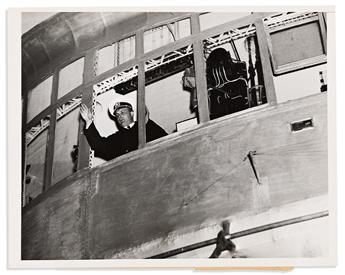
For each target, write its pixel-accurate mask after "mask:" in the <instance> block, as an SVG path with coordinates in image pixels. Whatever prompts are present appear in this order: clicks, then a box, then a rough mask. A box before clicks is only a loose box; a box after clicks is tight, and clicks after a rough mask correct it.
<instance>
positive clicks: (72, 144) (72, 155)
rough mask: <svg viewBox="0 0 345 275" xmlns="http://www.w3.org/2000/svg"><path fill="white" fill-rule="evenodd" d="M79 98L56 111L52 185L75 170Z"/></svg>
mask: <svg viewBox="0 0 345 275" xmlns="http://www.w3.org/2000/svg"><path fill="white" fill-rule="evenodd" d="M80 99H81V98H80V97H77V98H74V99H72V100H70V101H69V102H67V103H65V104H63V105H62V106H60V107H59V108H58V109H57V123H56V129H55V144H54V162H53V179H52V184H55V183H57V182H58V181H60V180H61V179H63V178H65V177H67V176H69V175H71V174H72V173H74V172H76V170H77V156H78V130H79V108H77V107H78V106H79V104H80Z"/></svg>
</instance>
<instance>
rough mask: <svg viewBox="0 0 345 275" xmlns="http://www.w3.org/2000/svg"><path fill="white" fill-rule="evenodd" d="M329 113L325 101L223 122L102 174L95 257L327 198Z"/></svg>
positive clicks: (315, 100)
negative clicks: (302, 126)
mask: <svg viewBox="0 0 345 275" xmlns="http://www.w3.org/2000/svg"><path fill="white" fill-rule="evenodd" d="M326 113H327V111H326V96H324V95H322V96H320V95H318V96H314V97H308V98H305V99H302V100H299V101H292V102H288V103H286V104H282V105H281V106H278V107H272V108H270V109H263V110H260V111H257V112H254V113H248V114H246V115H242V116H237V117H234V118H232V119H229V118H223V119H221V120H218V123H215V124H210V125H209V126H208V127H205V128H201V129H199V131H194V132H193V133H191V134H190V135H185V136H182V137H181V138H180V139H178V140H169V141H166V142H165V143H164V142H162V143H159V144H157V146H156V148H151V150H147V151H145V153H143V154H142V156H141V157H136V158H128V159H127V161H122V162H119V163H118V164H117V166H116V165H115V163H114V164H112V165H110V164H109V165H108V166H106V167H104V169H101V170H100V171H99V172H100V176H99V182H98V185H97V190H98V192H97V194H95V196H94V199H93V201H92V204H91V210H90V211H91V213H92V214H91V215H92V217H93V221H92V225H91V231H92V238H93V242H92V243H93V245H92V246H91V247H90V249H91V251H92V254H93V256H94V257H96V258H103V257H105V258H107V257H110V256H111V255H113V254H115V253H117V252H119V251H120V250H121V249H125V248H129V247H134V246H136V245H140V244H142V243H145V242H148V241H152V240H154V239H157V238H160V237H162V238H164V237H166V236H168V234H169V233H172V232H174V231H176V230H184V231H185V232H186V231H187V232H193V230H195V228H200V227H203V226H205V227H206V226H209V225H212V224H215V223H219V222H220V221H221V220H222V218H224V217H228V216H236V215H241V213H257V212H260V211H264V210H267V209H269V208H271V207H274V206H279V205H283V204H285V203H290V202H294V201H298V200H303V199H306V198H309V197H313V196H318V195H322V194H327V131H326V129H327V125H326ZM306 117H312V118H313V122H314V128H313V129H311V130H304V131H300V132H296V133H291V131H290V124H289V123H290V122H291V121H296V120H299V119H304V118H306ZM272 137H274V138H272ZM159 145H160V146H159ZM249 151H256V152H257V155H255V156H254V161H255V165H256V168H257V170H258V171H259V175H260V177H261V179H260V180H261V181H262V184H264V186H265V187H264V189H265V191H264V193H265V194H264V195H265V196H266V197H267V200H266V201H264V202H263V203H262V202H260V199H259V198H258V197H257V196H260V194H258V191H255V190H256V185H255V184H253V182H255V177H254V174H253V170H252V167H251V166H250V163H249V161H248V159H245V157H246V155H247V154H248V152H249ZM133 171H135V172H133ZM261 195H262V194H261ZM242 215H243V214H242ZM152 217H154V219H152ZM117 236H118V237H117Z"/></svg>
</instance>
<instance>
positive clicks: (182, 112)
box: [145, 45, 197, 134]
mask: <svg viewBox="0 0 345 275" xmlns="http://www.w3.org/2000/svg"><path fill="white" fill-rule="evenodd" d="M193 62H194V61H193V48H192V45H189V46H187V47H184V48H181V49H178V50H176V51H173V52H168V53H166V54H165V55H162V56H159V57H157V58H155V59H153V60H148V61H146V64H145V80H146V88H145V102H146V105H147V108H148V110H149V112H150V118H151V119H152V120H153V121H155V122H156V123H157V124H158V125H160V126H161V127H162V128H163V129H164V130H165V131H166V132H167V133H168V134H170V133H173V132H176V131H177V130H178V129H177V124H180V125H182V124H185V125H187V124H188V126H194V125H195V124H197V120H193V118H197V112H196V111H197V110H196V105H197V97H196V90H195V82H194V83H193V87H192V86H190V85H189V86H188V85H187V83H184V82H183V78H184V75H185V70H186V69H187V71H188V72H192V73H193V74H194V65H193ZM187 121H188V122H187ZM182 128H183V127H179V129H182ZM183 129H185V128H183Z"/></svg>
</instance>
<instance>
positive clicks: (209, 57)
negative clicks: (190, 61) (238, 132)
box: [204, 24, 267, 119]
mask: <svg viewBox="0 0 345 275" xmlns="http://www.w3.org/2000/svg"><path fill="white" fill-rule="evenodd" d="M204 56H205V59H206V77H207V89H208V96H209V109H210V118H211V119H215V118H218V117H221V116H224V115H228V114H232V113H236V112H239V111H243V110H245V109H248V108H252V107H255V106H258V105H262V104H264V103H266V102H267V99H266V92H265V87H264V80H263V71H262V66H261V59H260V53H259V50H258V42H257V38H256V29H255V26H254V24H250V25H247V26H243V27H241V28H238V29H234V30H229V31H226V32H224V33H220V34H218V35H214V36H212V37H209V38H207V39H205V40H204Z"/></svg>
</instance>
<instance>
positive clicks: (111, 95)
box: [89, 66, 138, 167]
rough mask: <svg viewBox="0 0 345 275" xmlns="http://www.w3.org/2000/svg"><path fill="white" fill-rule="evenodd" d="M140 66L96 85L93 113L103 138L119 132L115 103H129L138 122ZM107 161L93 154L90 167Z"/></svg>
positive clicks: (96, 125)
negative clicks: (115, 115)
mask: <svg viewBox="0 0 345 275" xmlns="http://www.w3.org/2000/svg"><path fill="white" fill-rule="evenodd" d="M137 87H138V66H134V67H131V68H129V69H126V70H124V71H122V72H119V73H117V74H115V75H114V76H112V77H110V78H108V79H105V80H103V81H101V82H99V83H97V84H95V85H94V87H93V90H94V93H93V104H92V113H93V117H94V124H95V127H96V129H97V131H98V132H99V134H100V135H101V136H102V137H108V136H110V135H112V134H114V133H116V132H117V131H118V130H119V128H118V127H119V126H117V124H116V121H115V119H114V117H113V116H112V114H111V113H110V112H111V109H112V106H113V105H114V103H115V102H128V103H130V104H131V105H132V107H133V112H134V114H133V118H134V121H137ZM105 161H106V160H105V159H104V158H102V157H100V156H97V153H96V154H95V152H93V151H92V152H91V154H90V161H89V163H90V166H91V167H95V166H97V165H99V164H101V163H104V162H105Z"/></svg>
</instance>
